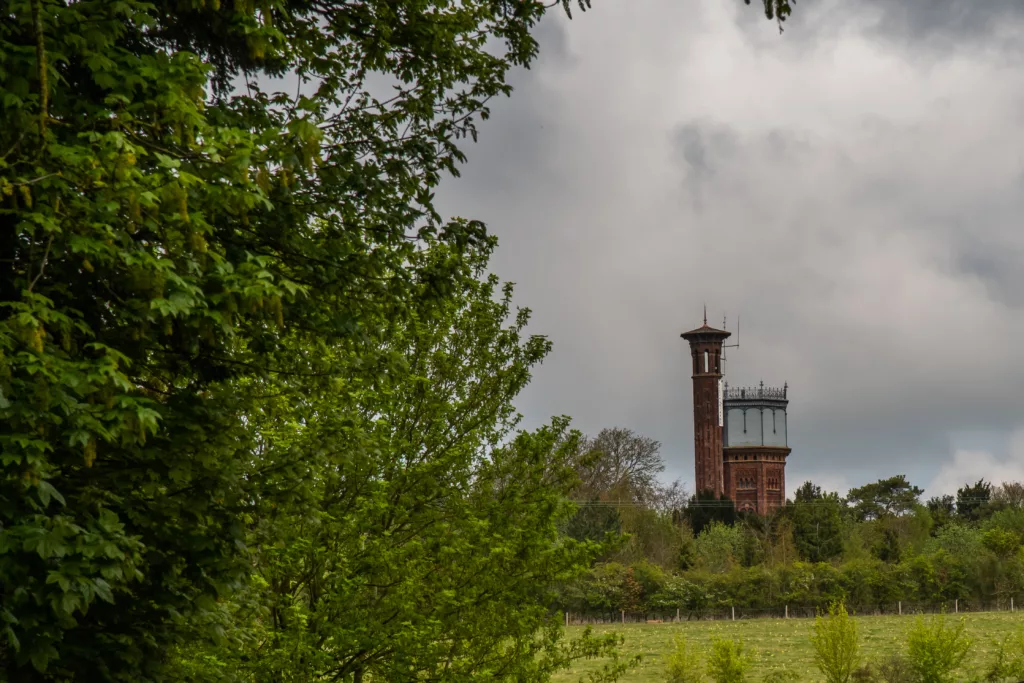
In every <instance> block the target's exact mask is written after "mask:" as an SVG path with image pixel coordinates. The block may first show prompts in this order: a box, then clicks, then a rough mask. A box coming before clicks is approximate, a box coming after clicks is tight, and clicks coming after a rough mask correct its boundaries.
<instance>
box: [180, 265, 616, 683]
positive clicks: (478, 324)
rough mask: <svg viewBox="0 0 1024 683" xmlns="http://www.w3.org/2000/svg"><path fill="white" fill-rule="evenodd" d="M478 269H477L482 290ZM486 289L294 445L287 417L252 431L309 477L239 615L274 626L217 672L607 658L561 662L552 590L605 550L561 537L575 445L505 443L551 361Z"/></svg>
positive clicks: (393, 352)
mask: <svg viewBox="0 0 1024 683" xmlns="http://www.w3.org/2000/svg"><path fill="white" fill-rule="evenodd" d="M485 266H486V261H485V260H484V259H483V257H481V260H480V262H479V265H478V271H477V272H478V273H480V274H482V272H483V269H484V268H485ZM496 287H497V281H496V279H495V278H494V277H493V276H492V277H490V278H488V279H487V280H485V281H482V282H470V283H468V284H467V285H466V288H465V291H464V292H461V293H458V294H457V295H456V296H452V297H449V298H448V299H447V300H446V303H445V307H444V308H445V310H443V311H441V312H439V313H437V314H436V315H435V316H434V318H433V319H432V320H431V324H429V325H426V324H422V322H420V321H416V322H414V323H413V324H411V325H409V326H408V327H406V328H400V329H397V330H394V331H393V333H392V334H391V335H388V337H386V338H384V339H382V340H381V343H380V348H379V352H380V355H381V360H382V361H383V360H384V359H388V358H389V357H391V358H390V360H389V362H388V364H387V366H386V367H387V371H386V372H373V373H372V374H370V375H367V376H366V377H360V375H359V374H356V375H355V377H354V379H357V380H358V384H357V385H356V386H352V385H349V386H350V387H351V388H349V389H348V390H344V391H332V390H331V389H330V388H325V390H324V391H322V392H319V393H318V394H317V395H315V396H313V397H311V398H312V399H313V400H311V402H310V413H309V415H308V419H307V420H305V422H306V425H307V426H306V428H304V429H303V430H302V431H301V432H300V433H297V434H296V433H293V432H292V431H291V430H290V429H289V424H288V423H289V421H291V420H292V419H293V415H292V414H291V413H289V412H287V411H282V412H278V411H265V412H263V413H261V414H260V415H258V416H254V419H255V420H257V421H258V426H259V428H260V430H261V432H263V433H269V434H287V435H289V438H288V439H287V440H284V441H281V442H279V443H270V444H268V448H267V450H266V451H265V453H264V454H263V457H264V458H265V460H266V462H267V463H268V464H278V463H282V462H294V463H295V465H294V466H297V467H299V466H300V467H302V468H303V472H302V476H301V477H298V478H297V479H298V480H299V481H301V482H303V486H302V488H301V489H300V490H297V491H296V492H295V494H294V495H293V496H292V497H291V498H290V499H282V498H280V497H278V498H275V499H274V500H273V501H272V504H268V505H265V506H263V507H262V508H261V509H260V510H259V511H258V512H257V514H256V515H255V519H254V533H253V534H252V536H251V537H250V538H249V539H248V540H249V543H250V545H251V546H252V547H255V548H260V549H262V550H261V551H260V552H259V553H258V554H257V555H256V556H255V563H256V571H257V572H258V575H259V577H260V580H259V581H258V582H256V583H255V584H254V585H253V586H252V588H251V589H250V594H249V595H248V596H247V599H246V600H244V601H240V603H239V605H238V608H237V611H236V615H238V616H241V617H244V616H245V615H247V614H250V613H267V614H270V615H272V618H271V619H269V620H260V621H258V622H256V623H255V624H253V623H252V622H251V620H249V619H247V618H243V619H241V620H240V623H239V624H238V628H239V629H240V630H241V631H242V632H244V635H245V638H243V639H242V640H241V642H240V643H239V644H238V645H236V646H235V647H233V648H232V653H225V652H221V653H220V654H219V658H220V659H221V660H227V661H229V663H230V669H231V670H233V671H235V672H238V673H245V674H246V675H247V677H249V678H251V679H252V680H264V679H266V680H281V679H288V678H292V679H296V680H321V679H326V678H328V677H332V676H333V677H335V678H338V679H341V680H345V679H346V678H347V677H350V676H355V677H356V678H357V679H359V678H367V679H371V680H398V679H401V678H403V677H405V676H407V675H408V672H410V671H417V672H426V671H440V670H445V671H446V674H445V676H446V678H445V680H453V681H457V680H471V679H472V680H475V679H477V678H492V677H495V676H500V677H504V678H505V679H506V680H545V679H546V678H547V677H548V676H549V675H550V673H551V672H552V671H553V670H557V669H558V668H560V667H563V666H564V665H565V664H566V663H567V661H571V659H573V658H575V657H577V656H582V653H583V652H589V653H590V654H595V653H597V652H604V651H607V647H606V645H607V642H606V641H599V640H587V641H586V642H587V643H588V644H587V645H586V646H585V647H582V646H581V644H580V643H576V644H575V645H569V646H567V645H563V643H562V642H561V640H560V637H559V636H558V630H559V623H560V622H559V620H558V618H557V616H556V617H555V618H554V619H553V620H552V618H551V615H550V613H549V610H548V605H549V596H548V595H547V590H548V589H549V588H550V587H551V586H554V585H555V584H557V583H559V582H563V581H567V580H570V579H572V578H574V577H575V576H576V575H577V574H578V573H580V572H581V571H583V570H585V569H586V568H588V567H589V565H590V563H591V561H592V560H593V559H594V557H595V554H596V552H597V551H599V550H601V546H600V545H599V544H594V543H587V542H584V543H575V542H572V541H571V540H567V539H564V538H562V539H559V537H558V528H559V526H560V524H561V523H562V522H563V521H564V520H565V519H567V518H568V516H569V515H570V514H571V512H572V504H571V503H570V502H569V501H568V498H569V493H570V492H571V490H572V488H573V486H574V485H575V483H576V477H575V472H574V470H573V469H572V466H571V465H572V462H571V461H572V456H573V453H574V450H575V449H574V444H573V441H574V440H576V439H578V438H579V436H578V435H575V434H572V433H569V432H568V431H567V421H566V420H564V419H560V420H557V421H555V423H554V424H553V425H551V426H550V427H548V428H545V429H542V430H540V431H538V432H534V433H518V434H516V433H514V432H513V430H514V428H515V425H516V423H517V421H518V417H517V415H516V413H515V411H514V408H513V406H512V401H513V399H514V398H515V396H516V395H517V394H518V393H519V391H520V390H521V389H522V388H523V387H524V386H525V385H526V383H527V382H528V381H529V377H530V368H531V366H532V365H534V364H535V363H537V362H539V360H540V359H541V358H542V357H543V356H544V354H545V353H546V352H547V350H548V348H549V345H548V342H547V341H546V340H545V339H543V338H540V337H532V338H529V339H521V338H520V335H521V333H522V330H523V328H524V326H525V324H526V320H527V318H526V312H525V311H520V312H519V314H518V315H516V316H514V320H515V322H514V324H513V325H512V326H511V327H509V328H503V322H504V321H505V320H507V319H508V318H509V317H510V316H511V315H513V311H512V309H511V303H510V302H511V297H512V290H511V288H508V287H506V288H505V289H504V291H503V293H501V294H500V295H498V293H497V291H496ZM364 383H365V384H364ZM300 463H301V464H300ZM289 479H290V480H295V479H296V477H294V476H293V477H289ZM538 636H542V637H538ZM581 642H583V641H581ZM325 643H330V646H329V647H325V646H324V644H325ZM439 643H443V644H444V645H442V646H439ZM453 648H455V650H454V651H453ZM455 652H457V653H458V654H457V656H456V655H455ZM194 659H196V660H198V661H205V660H206V659H207V658H205V657H195V658H194Z"/></svg>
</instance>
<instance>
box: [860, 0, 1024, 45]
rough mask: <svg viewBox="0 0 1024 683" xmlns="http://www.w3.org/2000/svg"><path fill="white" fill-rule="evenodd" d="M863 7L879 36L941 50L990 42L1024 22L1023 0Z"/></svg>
mask: <svg viewBox="0 0 1024 683" xmlns="http://www.w3.org/2000/svg"><path fill="white" fill-rule="evenodd" d="M862 7H863V11H867V12H871V13H872V14H873V15H874V17H875V21H874V23H873V25H872V26H871V30H872V31H874V32H877V33H878V34H879V35H881V36H884V37H886V38H888V39H891V40H893V41H899V42H904V41H911V42H915V43H917V42H922V43H932V44H934V45H935V46H937V47H955V46H962V45H964V44H965V43H970V42H973V41H988V40H991V38H992V36H993V35H994V34H999V33H1001V32H1002V31H1003V30H1005V29H1008V28H1011V29H1012V28H1013V26H1014V25H1019V24H1020V22H1021V21H1022V20H1024V3H1021V2H1020V0H985V1H984V2H978V1H977V0H899V1H898V2H893V1H892V0H867V2H866V3H864V4H863V5H862Z"/></svg>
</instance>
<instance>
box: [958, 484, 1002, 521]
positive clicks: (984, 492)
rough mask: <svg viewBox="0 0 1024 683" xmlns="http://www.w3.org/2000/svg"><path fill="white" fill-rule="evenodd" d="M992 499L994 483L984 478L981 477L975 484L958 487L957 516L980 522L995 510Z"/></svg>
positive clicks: (965, 519)
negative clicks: (992, 506)
mask: <svg viewBox="0 0 1024 683" xmlns="http://www.w3.org/2000/svg"><path fill="white" fill-rule="evenodd" d="M991 499H992V484H990V483H989V482H987V481H985V480H984V479H979V480H978V481H977V482H976V483H975V484H974V485H968V486H964V487H961V488H959V489H957V492H956V514H957V517H959V518H960V519H962V520H964V521H967V522H978V521H981V520H982V519H985V518H986V517H988V516H990V515H991V513H992V512H993V510H992V508H991V504H990V503H991Z"/></svg>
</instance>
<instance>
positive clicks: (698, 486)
mask: <svg viewBox="0 0 1024 683" xmlns="http://www.w3.org/2000/svg"><path fill="white" fill-rule="evenodd" d="M730 334H731V333H730V332H726V331H725V330H716V329H715V328H713V327H709V326H708V315H707V309H705V311H704V325H703V326H701V327H698V328H697V329H695V330H691V331H690V332H684V333H683V334H681V335H679V336H680V337H682V338H683V339H685V340H686V341H688V342H689V343H690V355H691V356H692V361H693V464H694V470H695V478H694V488H695V491H694V492H695V493H703V492H706V491H710V492H713V493H714V494H715V495H716V496H721V495H722V494H723V493H724V492H725V483H724V482H725V476H724V471H723V461H722V427H723V425H724V419H723V412H722V342H724V341H725V340H726V339H728V338H729V336H730Z"/></svg>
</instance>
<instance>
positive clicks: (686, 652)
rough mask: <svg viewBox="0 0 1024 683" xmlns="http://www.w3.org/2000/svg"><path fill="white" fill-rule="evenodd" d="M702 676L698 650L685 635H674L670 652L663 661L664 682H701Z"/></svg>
mask: <svg viewBox="0 0 1024 683" xmlns="http://www.w3.org/2000/svg"><path fill="white" fill-rule="evenodd" d="M704 676H705V673H704V665H703V662H702V661H701V656H700V652H699V651H698V650H697V649H696V648H694V647H693V646H691V645H690V644H689V643H688V642H687V640H686V638H685V637H683V636H676V638H675V641H674V646H673V648H672V652H671V653H670V654H669V656H668V660H667V661H666V662H665V681H666V683H701V682H702V681H703V680H704Z"/></svg>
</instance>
